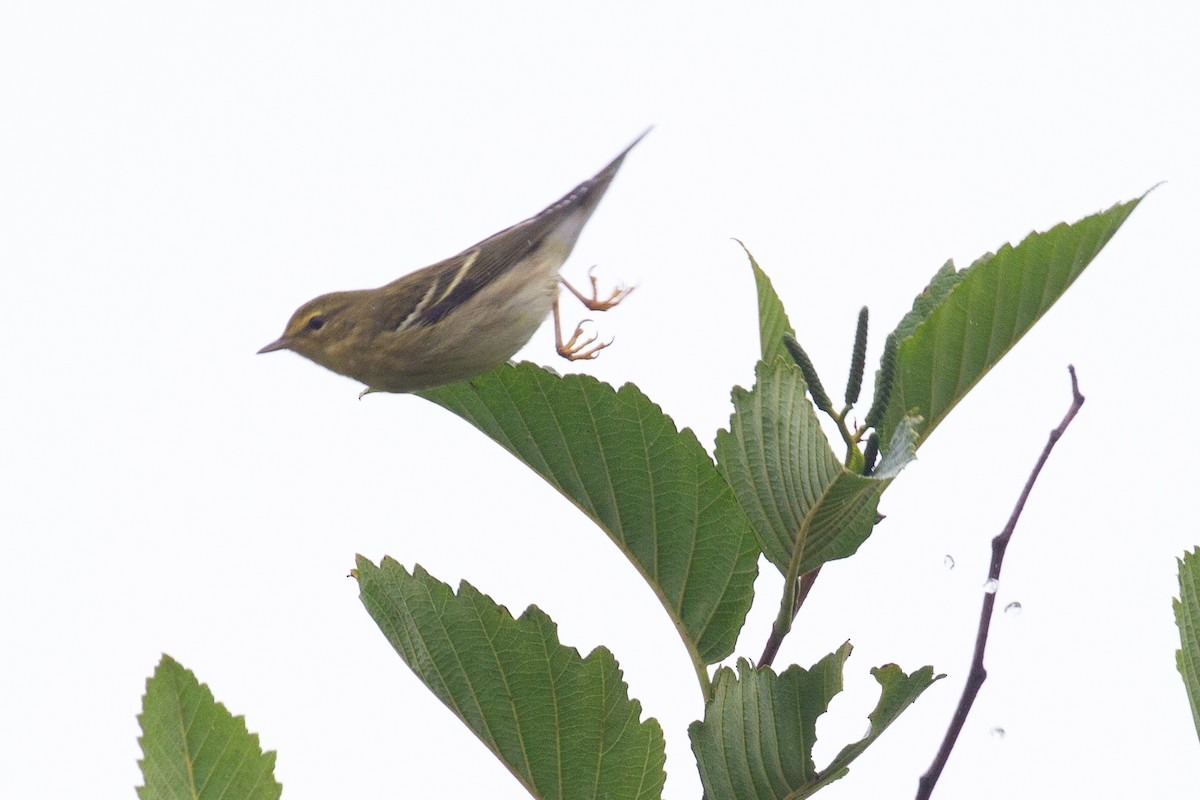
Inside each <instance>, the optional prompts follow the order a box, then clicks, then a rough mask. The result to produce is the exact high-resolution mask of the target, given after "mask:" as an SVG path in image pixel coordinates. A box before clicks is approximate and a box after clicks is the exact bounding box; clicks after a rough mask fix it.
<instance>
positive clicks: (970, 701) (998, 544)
mask: <svg viewBox="0 0 1200 800" xmlns="http://www.w3.org/2000/svg"><path fill="white" fill-rule="evenodd" d="M1067 369H1068V370H1069V371H1070V373H1071V408H1070V409H1069V410H1068V411H1067V415H1066V416H1065V417H1063V420H1062V422H1060V423H1059V425H1058V427H1057V428H1055V429H1054V430H1052V431H1050V440H1049V441H1048V442H1046V446H1045V447H1044V448H1042V455H1041V456H1040V457H1039V458H1038V460H1037V464H1035V465H1034V467H1033V471H1032V472H1030V473H1029V479H1028V480H1026V481H1025V488H1024V489H1023V490H1022V491H1021V496H1020V498H1018V499H1017V504H1016V506H1014V507H1013V511H1012V514H1011V515H1010V516H1009V518H1008V524H1006V525H1005V526H1004V530H1002V531H1000V533H999V534H998V535H997V536H996V537H995V538H994V539H992V563H991V566H990V567H989V568H988V582H987V584H986V585H987V586H988V587H994V586H995V585H996V583H995V582H996V581H998V580H999V579H1000V568H1001V567H1002V566H1003V565H1004V551H1005V550H1007V549H1008V543H1009V541H1010V540H1011V539H1012V535H1013V531H1014V530H1016V527H1017V520H1018V519H1020V518H1021V512H1022V511H1024V510H1025V501H1026V500H1028V499H1029V493H1030V492H1031V491H1033V484H1034V483H1036V482H1037V478H1038V474H1039V473H1040V472H1041V471H1042V467H1043V466H1045V465H1046V461H1047V459H1049V458H1050V451H1051V450H1053V449H1054V445H1055V444H1057V443H1058V440H1059V439H1060V438H1062V435H1063V433H1065V432H1066V430H1067V426H1068V425H1070V424H1071V420H1073V419H1075V415H1076V414H1078V413H1079V409H1080V408H1081V407H1082V406H1083V400H1084V397H1083V395H1082V394H1080V393H1079V381H1078V380H1076V377H1075V367H1073V366H1069V367H1067ZM995 606H996V593H995V590H994V589H993V590H992V591H986V590H985V592H984V595H983V608H982V609H981V611H980V614H979V631H978V632H977V633H976V636H975V655H974V657H973V658H972V659H971V672H970V673H969V674H968V675H967V685H966V686H964V687H963V693H962V697H961V698H959V701H958V708H956V709H955V710H954V716H953V718H951V720H950V727H949V728H948V729H947V730H946V737H945V738H944V739H943V740H942V746H941V747H940V748H939V749H938V753H937V756H936V757H935V758H934V759H933V763H932V764H931V765H930V766H929V769H928V770H927V771H926V772H925V774H924V775H922V776H921V780H920V781H919V782H918V783H917V800H928V798H929V796H930V795H932V794H933V787H934V786H935V785H937V782H938V778H939V777H941V774H942V770H943V769H944V768H945V766H946V762H947V761H948V760H949V759H950V751H951V750H953V749H954V743H955V742H956V741H958V735H959V733H961V732H962V728H963V725H964V724H965V723H966V721H967V715H968V714H969V713H970V712H971V706H972V705H974V703H975V697H976V695H978V694H979V689H980V687H982V686H983V682H984V681H985V680H987V669H986V668H985V667H984V666H983V655H984V651H985V650H986V649H987V638H988V630H989V629H990V628H991V625H992V612H993V611H994V610H995Z"/></svg>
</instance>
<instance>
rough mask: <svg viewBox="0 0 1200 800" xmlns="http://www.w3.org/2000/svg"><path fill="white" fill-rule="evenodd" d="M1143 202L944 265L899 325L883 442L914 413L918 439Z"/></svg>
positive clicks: (1115, 207)
mask: <svg viewBox="0 0 1200 800" xmlns="http://www.w3.org/2000/svg"><path fill="white" fill-rule="evenodd" d="M1144 196H1145V195H1143V197H1144ZM1140 202H1141V198H1138V199H1136V200H1131V201H1129V202H1127V203H1121V204H1118V205H1115V206H1113V207H1112V208H1110V209H1109V210H1108V211H1104V212H1102V213H1099V214H1094V215H1092V216H1090V217H1087V218H1085V219H1082V220H1080V221H1079V222H1076V223H1075V224H1073V225H1067V224H1065V223H1063V224H1059V225H1056V226H1055V227H1054V228H1052V229H1050V230H1049V231H1046V232H1045V233H1032V234H1030V235H1029V236H1028V237H1026V238H1025V240H1024V241H1022V242H1021V243H1020V244H1019V245H1017V246H1016V247H1013V246H1012V245H1010V244H1006V245H1004V246H1003V247H1001V248H1000V250H999V251H998V252H996V253H995V254H994V255H992V254H989V255H985V256H984V257H982V258H980V259H979V260H978V261H976V262H975V263H974V264H972V265H971V266H970V267H968V268H967V269H965V270H963V271H961V272H955V271H954V267H953V264H951V263H947V264H946V265H945V266H943V267H942V269H941V270H939V271H938V273H937V274H936V275H935V276H934V278H933V280H932V281H931V282H930V285H929V286H928V287H926V289H925V291H923V292H922V293H921V295H920V296H918V297H917V299H916V301H915V302H914V303H913V308H912V310H911V311H910V312H909V313H908V314H907V315H906V316H905V317H904V319H903V320H901V322H900V325H899V326H898V327H897V328H896V335H897V338H898V339H901V340H902V341H901V342H900V346H899V350H898V352H897V359H898V371H897V375H896V380H895V384H894V385H893V388H892V393H891V403H890V404H889V406H888V411H887V414H886V415H885V416H884V420H883V423H882V425H881V427H880V429H881V438H882V439H883V441H888V440H889V439H890V438H891V434H892V432H893V431H894V430H895V428H896V426H897V425H899V424H900V420H901V419H903V418H904V417H905V416H906V415H907V414H909V413H910V412H913V413H916V414H919V415H920V416H922V417H923V418H924V420H925V422H924V424H923V425H922V426H921V429H920V436H919V438H918V441H917V445H918V446H920V445H921V444H922V443H923V442H924V441H925V439H926V438H927V437H928V436H929V434H930V433H932V432H933V430H934V429H935V428H936V427H937V426H938V425H939V424H941V422H942V420H943V419H945V417H946V415H947V414H948V413H950V410H951V409H952V408H954V406H955V405H956V404H957V403H958V401H959V400H961V399H962V398H963V396H964V395H966V393H967V392H969V391H970V390H971V388H972V387H973V386H974V385H975V384H976V383H978V382H979V380H980V379H981V378H982V377H983V376H984V375H985V374H987V372H988V370H990V369H991V368H992V367H993V366H994V365H995V364H996V362H998V361H999V360H1000V359H1001V357H1003V356H1004V354H1005V353H1007V352H1008V351H1009V349H1011V348H1012V346H1013V345H1015V344H1016V343H1017V341H1018V340H1020V338H1021V337H1022V336H1024V335H1025V333H1026V332H1027V331H1028V330H1029V329H1030V328H1031V327H1032V326H1033V324H1034V323H1035V322H1037V321H1038V319H1040V318H1041V316H1042V315H1043V314H1045V313H1046V311H1047V310H1048V309H1049V308H1050V306H1052V305H1054V302H1055V301H1056V300H1058V298H1059V297H1060V296H1061V295H1062V293H1063V292H1065V291H1066V290H1067V287H1069V286H1070V285H1071V284H1072V283H1073V282H1074V281H1075V279H1076V278H1077V277H1079V274H1080V273H1081V272H1083V270H1084V268H1085V267H1086V266H1087V265H1088V264H1090V263H1091V261H1092V259H1093V258H1095V257H1096V254H1097V253H1099V252H1100V250H1101V248H1103V247H1104V245H1105V244H1106V243H1107V242H1108V240H1109V239H1110V238H1112V236H1113V234H1114V233H1116V232H1117V229H1118V228H1120V227H1121V224H1122V223H1124V222H1125V220H1126V218H1127V217H1128V216H1129V215H1130V214H1131V213H1132V212H1133V209H1134V208H1136V207H1137V205H1138V203H1140Z"/></svg>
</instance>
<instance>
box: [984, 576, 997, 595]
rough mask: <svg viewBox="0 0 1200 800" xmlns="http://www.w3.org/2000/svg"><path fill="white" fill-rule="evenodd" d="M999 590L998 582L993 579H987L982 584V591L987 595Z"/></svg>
mask: <svg viewBox="0 0 1200 800" xmlns="http://www.w3.org/2000/svg"><path fill="white" fill-rule="evenodd" d="M999 588H1000V581H998V580H996V579H995V578H988V579H987V581H986V582H985V583H984V584H983V591H985V592H987V593H988V594H995V593H996V590H997V589H999Z"/></svg>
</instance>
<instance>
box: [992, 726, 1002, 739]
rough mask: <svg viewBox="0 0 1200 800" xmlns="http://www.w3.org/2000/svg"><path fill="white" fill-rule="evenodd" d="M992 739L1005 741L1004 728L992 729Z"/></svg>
mask: <svg viewBox="0 0 1200 800" xmlns="http://www.w3.org/2000/svg"><path fill="white" fill-rule="evenodd" d="M992 738H993V739H1003V738H1004V728H992Z"/></svg>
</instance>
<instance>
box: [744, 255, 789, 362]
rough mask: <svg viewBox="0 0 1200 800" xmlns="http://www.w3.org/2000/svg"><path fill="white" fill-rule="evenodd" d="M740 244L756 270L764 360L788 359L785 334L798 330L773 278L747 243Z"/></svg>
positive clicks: (759, 332)
mask: <svg viewBox="0 0 1200 800" xmlns="http://www.w3.org/2000/svg"><path fill="white" fill-rule="evenodd" d="M735 241H737V240H735ZM738 244H740V245H742V249H743V250H745V251H746V258H748V259H750V269H751V270H752V271H753V272H754V286H755V289H757V291H758V342H759V349H760V351H761V353H762V360H763V361H764V362H766V363H768V364H771V363H774V361H775V359H776V358H784V359H786V358H787V354H788V353H787V350H786V349H785V348H784V346H783V335H784V334H785V333H790V334H791V335H792V336H795V335H796V331H794V330H793V329H792V324H791V323H790V322H788V316H787V311H785V310H784V308H783V302H782V301H781V300H780V299H779V295H777V294H776V293H775V287H774V285H772V283H771V279H770V278H769V277H768V276H767V273H765V272H763V270H762V268H761V267H759V266H758V262H757V261H755V260H754V256H753V255H752V254H751V253H750V250H749V249H748V248H747V247H746V245H744V244H742V243H741V242H740V241H738Z"/></svg>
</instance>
